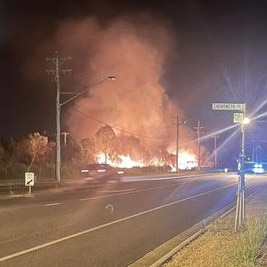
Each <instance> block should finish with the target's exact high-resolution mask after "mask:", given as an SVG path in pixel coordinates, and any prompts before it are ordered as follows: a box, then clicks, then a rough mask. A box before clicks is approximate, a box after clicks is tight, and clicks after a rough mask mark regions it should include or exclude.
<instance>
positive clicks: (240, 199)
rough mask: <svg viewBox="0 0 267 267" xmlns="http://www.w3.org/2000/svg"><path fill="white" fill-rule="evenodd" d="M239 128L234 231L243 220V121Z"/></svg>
mask: <svg viewBox="0 0 267 267" xmlns="http://www.w3.org/2000/svg"><path fill="white" fill-rule="evenodd" d="M243 112H244V113H243V120H244V118H245V104H244V110H243ZM240 128H241V153H240V157H239V164H240V169H239V174H238V189H237V203H236V218H235V231H237V230H238V228H239V227H240V226H241V225H242V224H243V222H244V220H245V189H246V184H245V125H244V121H243V122H242V123H241V125H240Z"/></svg>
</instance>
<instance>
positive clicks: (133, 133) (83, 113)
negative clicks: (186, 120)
mask: <svg viewBox="0 0 267 267" xmlns="http://www.w3.org/2000/svg"><path fill="white" fill-rule="evenodd" d="M72 108H73V109H74V110H75V111H77V112H78V113H80V114H82V115H84V116H86V117H88V118H90V119H92V120H95V121H97V122H99V123H101V124H104V125H106V126H109V127H111V128H113V129H115V130H117V131H120V132H124V133H128V134H132V135H134V136H136V137H139V138H144V139H155V140H169V139H170V138H160V137H153V136H145V135H140V134H138V133H135V132H131V131H127V130H123V129H121V128H119V127H117V126H114V125H112V124H108V123H106V122H104V121H101V120H99V119H97V118H95V117H93V116H91V115H90V114H88V113H87V112H85V111H82V110H80V109H79V108H77V106H73V107H72Z"/></svg>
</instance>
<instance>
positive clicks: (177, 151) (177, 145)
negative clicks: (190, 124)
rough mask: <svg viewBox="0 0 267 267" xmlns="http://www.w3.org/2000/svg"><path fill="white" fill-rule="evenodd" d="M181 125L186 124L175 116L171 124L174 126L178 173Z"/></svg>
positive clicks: (177, 169)
mask: <svg viewBox="0 0 267 267" xmlns="http://www.w3.org/2000/svg"><path fill="white" fill-rule="evenodd" d="M182 123H187V121H185V120H180V119H179V116H178V115H177V116H176V118H175V120H174V121H173V124H176V172H178V171H179V126H180V124H182Z"/></svg>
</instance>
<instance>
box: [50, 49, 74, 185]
mask: <svg viewBox="0 0 267 267" xmlns="http://www.w3.org/2000/svg"><path fill="white" fill-rule="evenodd" d="M70 59H71V58H70V57H64V58H61V57H59V53H58V52H57V51H56V52H55V55H54V56H53V57H47V58H46V61H51V62H52V63H53V64H54V65H55V68H54V69H49V70H47V72H48V73H50V74H53V76H54V81H55V83H56V181H57V182H58V183H60V181H61V170H60V167H61V152H60V146H61V140H60V134H61V133H60V107H61V104H60V74H61V73H62V74H66V73H70V72H71V70H70V69H62V68H61V66H62V65H63V64H64V63H65V61H67V60H70Z"/></svg>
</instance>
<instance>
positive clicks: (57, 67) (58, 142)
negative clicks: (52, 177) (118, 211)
mask: <svg viewBox="0 0 267 267" xmlns="http://www.w3.org/2000/svg"><path fill="white" fill-rule="evenodd" d="M69 59H71V58H70V57H66V58H60V57H59V53H58V52H57V51H56V52H55V55H54V57H51V58H46V61H52V62H53V63H54V65H55V69H50V70H47V72H48V73H52V74H53V75H54V78H55V83H56V181H57V182H58V184H59V183H60V182H61V129H60V128H61V127H60V125H61V123H60V122H61V118H60V115H61V114H60V111H61V107H62V106H63V105H65V104H67V103H69V102H71V101H72V100H74V99H76V98H77V97H79V96H80V95H82V94H84V93H86V92H88V90H89V89H90V88H92V87H93V86H96V85H98V84H100V83H102V82H104V81H106V80H109V79H110V80H115V79H116V77H115V76H108V77H106V78H104V79H102V80H100V81H99V82H97V83H94V84H92V85H90V86H87V87H86V88H84V90H83V91H81V92H79V93H74V94H73V93H72V92H62V93H63V94H69V93H70V94H73V96H72V97H70V98H69V99H67V100H66V101H64V102H62V103H61V101H60V95H61V94H62V93H61V88H60V73H61V72H63V73H64V74H65V73H68V72H70V71H71V70H70V69H61V68H60V66H61V65H62V64H63V63H64V62H65V61H66V60H69Z"/></svg>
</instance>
